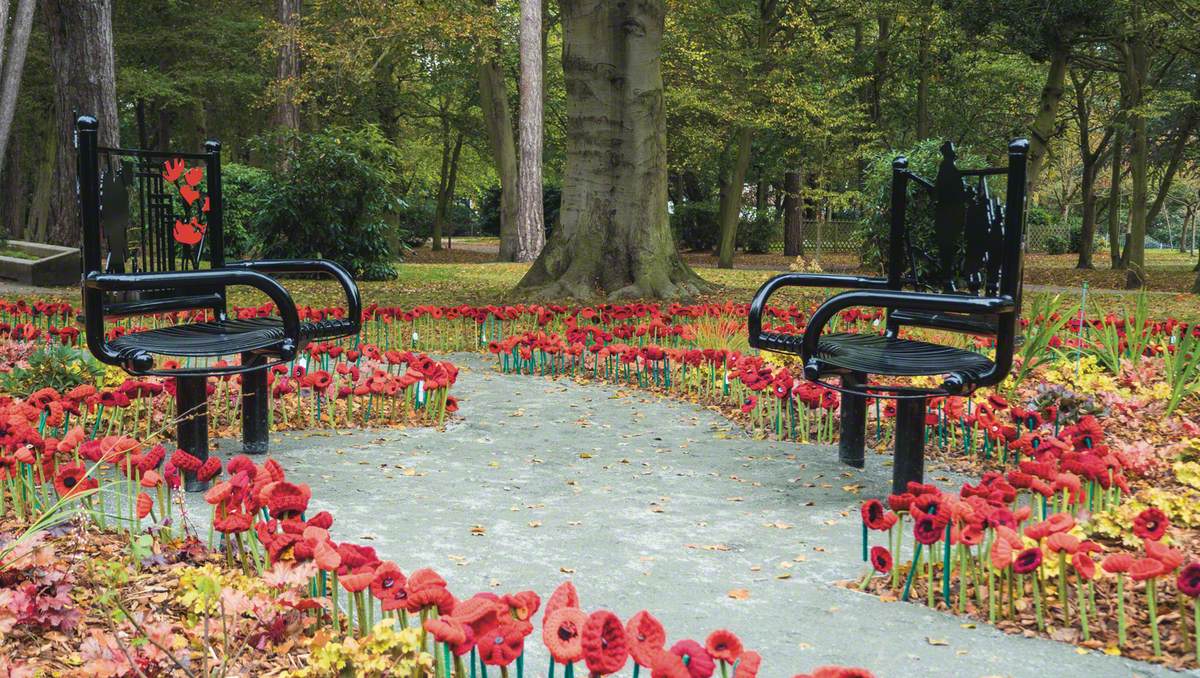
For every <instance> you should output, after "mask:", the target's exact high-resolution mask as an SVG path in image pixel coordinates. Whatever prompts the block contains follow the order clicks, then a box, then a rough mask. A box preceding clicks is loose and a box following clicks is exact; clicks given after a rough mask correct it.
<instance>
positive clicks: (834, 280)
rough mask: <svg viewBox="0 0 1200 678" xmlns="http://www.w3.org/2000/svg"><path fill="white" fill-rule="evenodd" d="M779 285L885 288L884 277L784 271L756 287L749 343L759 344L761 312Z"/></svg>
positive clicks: (748, 320) (755, 345)
mask: <svg viewBox="0 0 1200 678" xmlns="http://www.w3.org/2000/svg"><path fill="white" fill-rule="evenodd" d="M780 287H851V288H856V289H876V290H886V289H887V288H888V287H887V280H886V279H885V278H867V277H862V276H856V275H829V274H825V273H784V274H783V275H777V276H775V277H774V278H771V279H770V280H768V281H767V282H765V283H763V285H762V287H760V288H758V292H756V293H755V294H754V301H753V302H751V303H750V314H749V318H748V319H747V323H748V326H749V330H750V345H751V346H753V347H755V348H762V347H761V346H760V337H761V335H762V314H763V311H764V310H765V309H766V306H767V299H769V298H770V297H771V295H772V294H774V293H775V291H776V290H778V289H779V288H780Z"/></svg>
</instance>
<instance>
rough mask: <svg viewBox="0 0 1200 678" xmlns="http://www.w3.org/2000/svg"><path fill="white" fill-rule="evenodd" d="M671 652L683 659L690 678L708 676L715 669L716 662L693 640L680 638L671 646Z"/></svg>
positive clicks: (706, 677) (705, 677) (707, 677)
mask: <svg viewBox="0 0 1200 678" xmlns="http://www.w3.org/2000/svg"><path fill="white" fill-rule="evenodd" d="M671 654H674V655H677V656H678V657H680V658H681V659H685V662H684V663H685V664H687V670H688V675H689V676H691V678H709V676H711V675H712V674H713V671H715V670H716V668H717V664H716V662H714V661H713V658H712V657H711V656H709V654H708V650H705V649H704V647H703V646H702V645H700V643H697V642H696V641H694V640H681V641H679V642H677V643H675V644H674V645H672V646H671Z"/></svg>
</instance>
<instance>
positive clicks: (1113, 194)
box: [1108, 126, 1125, 269]
mask: <svg viewBox="0 0 1200 678" xmlns="http://www.w3.org/2000/svg"><path fill="white" fill-rule="evenodd" d="M1124 143H1125V141H1124V140H1123V139H1122V137H1121V128H1120V127H1119V126H1117V127H1114V129H1113V140H1112V159H1111V164H1110V166H1109V169H1110V171H1111V173H1112V176H1111V178H1110V180H1109V189H1108V259H1109V262H1108V263H1109V266H1110V267H1112V268H1113V269H1119V268H1121V150H1122V148H1123V146H1124Z"/></svg>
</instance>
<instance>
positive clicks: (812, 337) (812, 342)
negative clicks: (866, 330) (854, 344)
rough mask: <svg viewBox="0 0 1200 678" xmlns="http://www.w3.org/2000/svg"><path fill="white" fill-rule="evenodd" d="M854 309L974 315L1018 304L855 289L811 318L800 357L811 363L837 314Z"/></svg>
mask: <svg viewBox="0 0 1200 678" xmlns="http://www.w3.org/2000/svg"><path fill="white" fill-rule="evenodd" d="M854 306H871V307H874V308H886V309H889V310H890V309H897V308H911V309H916V310H919V311H949V312H951V313H967V314H972V315H1001V314H1005V313H1012V312H1013V311H1014V310H1016V302H1014V301H1013V300H1012V299H1011V298H1008V297H968V296H954V295H950V294H929V293H926V292H900V291H895V290H882V291H876V290H855V291H853V292H843V293H841V294H839V295H836V296H834V297H831V298H830V299H829V300H828V301H826V302H825V303H824V304H821V307H820V308H818V309H817V310H816V312H815V313H813V314H812V317H811V318H809V319H808V327H807V328H805V330H804V344H803V346H802V347H801V357H802V358H803V359H804V362H806V363H807V362H808V361H809V360H810V359H812V357H813V356H815V355H816V353H817V342H819V341H820V339H821V332H822V331H823V330H824V329H825V325H826V324H827V323H828V322H829V320H830V319H831V318H833V316H834V315H836V314H837V313H839V312H841V311H844V310H845V309H847V308H851V307H854Z"/></svg>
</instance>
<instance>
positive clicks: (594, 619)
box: [580, 610, 629, 676]
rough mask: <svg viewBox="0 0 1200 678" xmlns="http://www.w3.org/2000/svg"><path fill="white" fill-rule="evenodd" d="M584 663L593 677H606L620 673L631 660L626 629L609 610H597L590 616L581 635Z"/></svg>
mask: <svg viewBox="0 0 1200 678" xmlns="http://www.w3.org/2000/svg"><path fill="white" fill-rule="evenodd" d="M580 635H581V639H580V642H581V643H582V644H583V661H584V662H585V663H586V664H587V667H588V670H589V671H591V673H592V674H593V675H601V676H605V675H608V674H610V673H616V672H617V671H620V670H621V668H622V667H623V666H625V662H626V661H627V660H628V659H629V644H628V643H627V642H626V640H625V627H624V626H622V625H621V620H620V619H618V618H617V615H615V614H613V613H612V612H609V611H608V610H596V611H595V612H593V613H591V614H590V615H588V618H587V623H586V624H584V625H583V631H582V632H581V633H580Z"/></svg>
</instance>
